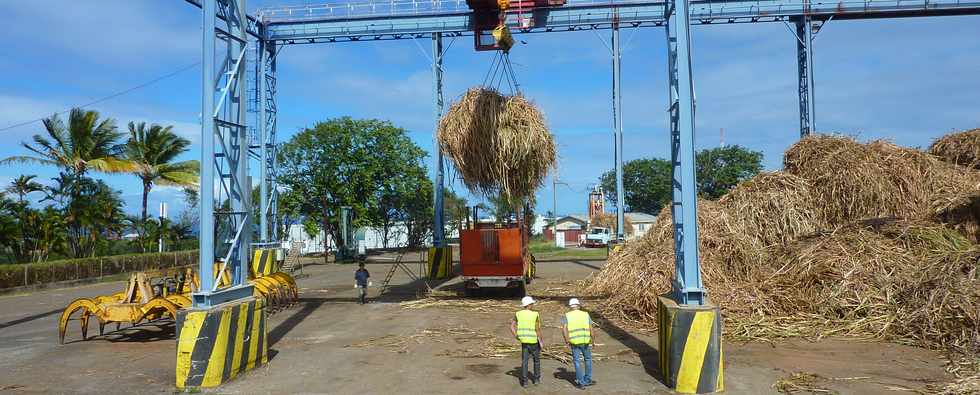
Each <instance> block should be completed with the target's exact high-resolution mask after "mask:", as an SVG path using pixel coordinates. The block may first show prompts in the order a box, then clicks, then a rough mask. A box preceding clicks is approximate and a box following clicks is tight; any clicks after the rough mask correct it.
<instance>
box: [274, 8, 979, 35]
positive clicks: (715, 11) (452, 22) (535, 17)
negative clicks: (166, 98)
mask: <svg viewBox="0 0 980 395" xmlns="http://www.w3.org/2000/svg"><path fill="white" fill-rule="evenodd" d="M400 3H408V4H412V3H414V1H410V0H408V1H407V0H400V1H395V2H384V3H377V4H374V3H370V2H369V3H358V4H353V5H351V6H350V7H333V9H334V11H331V12H326V11H323V12H306V15H299V14H302V12H300V11H299V10H298V9H292V8H291V9H289V10H290V12H288V13H287V12H285V11H282V9H269V10H262V11H260V14H259V15H260V20H261V21H262V23H263V24H264V25H265V27H266V29H267V34H268V39H269V40H272V41H276V42H278V43H281V44H306V43H317V42H336V41H359V40H398V39H414V38H419V37H422V36H429V35H431V34H432V33H442V34H443V35H449V34H451V35H472V30H473V26H474V23H475V20H474V18H473V13H472V12H471V11H469V10H468V9H466V8H465V1H462V2H461V1H457V0H436V1H428V2H425V3H426V4H430V5H431V4H443V3H445V4H452V5H457V4H459V3H462V8H461V7H459V6H455V7H451V6H446V7H436V8H432V9H428V10H426V9H423V10H416V11H414V12H413V11H411V10H408V11H406V10H401V9H390V10H389V9H386V8H384V7H391V6H390V4H400ZM320 7H321V8H324V7H326V6H320ZM358 7H360V8H363V10H361V11H358V10H359V9H360V8H358ZM372 7H373V8H372ZM667 7H668V3H667V2H664V1H614V2H601V3H600V2H593V1H592V0H584V1H569V2H568V4H567V5H565V6H558V7H538V8H535V9H534V10H533V11H530V12H527V15H528V16H529V19H530V21H531V24H530V26H522V25H520V23H521V22H519V21H517V20H512V21H510V22H509V25H510V27H511V28H512V29H513V30H514V31H515V32H521V33H538V32H551V31H570V30H571V31H574V30H590V29H609V28H612V25H613V23H615V22H617V21H618V22H619V23H620V26H621V27H624V28H625V27H646V26H663V24H664V23H665V22H666V18H665V15H668V13H667V12H666V11H667ZM379 8H381V9H380V10H379ZM306 9H309V10H315V9H317V7H316V6H310V7H308V8H306ZM324 9H325V8H324ZM340 9H343V11H338V10H340ZM372 9H373V10H374V11H371V10H372ZM386 11H387V12H386ZM978 14H980V1H960V0H938V1H933V0H866V1H841V2H827V3H820V2H810V1H807V0H769V1H750V0H736V1H715V0H712V1H694V2H691V6H690V13H689V18H690V21H691V23H692V24H700V25H710V24H726V23H759V22H779V21H789V20H790V19H792V18H796V17H799V16H804V15H808V16H810V18H812V19H814V20H819V19H828V18H831V17H833V18H834V19H837V20H845V19H847V20H850V19H878V18H898V17H921V16H947V15H978Z"/></svg>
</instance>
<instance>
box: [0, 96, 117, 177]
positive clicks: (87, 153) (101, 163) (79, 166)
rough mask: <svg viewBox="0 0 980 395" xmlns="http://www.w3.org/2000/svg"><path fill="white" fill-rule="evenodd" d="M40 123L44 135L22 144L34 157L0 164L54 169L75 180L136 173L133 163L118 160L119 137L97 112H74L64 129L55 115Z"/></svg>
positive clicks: (108, 119)
mask: <svg viewBox="0 0 980 395" xmlns="http://www.w3.org/2000/svg"><path fill="white" fill-rule="evenodd" d="M42 122H43V124H44V131H45V134H46V135H42V134H35V135H34V136H33V137H32V140H33V142H32V143H28V142H24V143H21V145H22V146H23V147H24V148H26V149H27V150H28V151H30V152H31V153H33V154H34V156H31V155H18V156H11V157H8V158H6V159H4V160H3V161H0V163H3V164H13V163H30V164H43V165H52V166H57V167H60V168H62V169H63V170H64V172H65V173H66V174H67V175H68V176H69V177H72V178H76V179H78V178H81V177H83V176H85V174H86V173H87V172H88V170H89V169H92V170H96V171H102V172H110V173H121V172H130V171H133V170H135V169H136V166H135V165H134V164H133V163H132V162H130V161H127V160H124V159H121V158H120V153H121V147H120V146H119V143H118V141H119V139H120V138H121V137H122V133H120V132H119V130H118V128H116V121H115V120H113V119H112V118H106V119H101V120H100V119H99V113H98V112H96V111H85V110H82V109H80V108H73V109H72V110H71V113H70V114H69V116H68V124H67V125H65V123H64V121H62V120H61V118H59V117H58V114H55V115H52V116H51V117H50V118H46V119H44V120H43V121H42Z"/></svg>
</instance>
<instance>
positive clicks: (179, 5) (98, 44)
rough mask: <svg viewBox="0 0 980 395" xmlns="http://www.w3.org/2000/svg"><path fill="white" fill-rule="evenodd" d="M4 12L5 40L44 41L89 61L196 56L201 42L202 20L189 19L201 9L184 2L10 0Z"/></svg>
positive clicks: (1, 9)
mask: <svg viewBox="0 0 980 395" xmlns="http://www.w3.org/2000/svg"><path fill="white" fill-rule="evenodd" d="M0 13H2V14H3V15H4V27H5V34H4V35H5V39H6V40H8V41H18V40H20V41H29V42H31V43H33V44H35V45H37V44H42V45H44V46H48V47H51V48H52V49H55V50H57V51H58V52H61V53H62V54H64V53H70V54H72V56H78V57H82V58H85V59H86V60H88V61H90V62H97V63H104V64H109V63H112V64H119V63H128V64H138V63H143V62H146V61H147V60H148V59H154V60H163V59H167V58H170V57H174V56H179V55H184V56H186V55H192V54H195V53H197V52H198V51H199V48H200V45H201V33H200V29H199V26H196V25H199V24H200V22H199V21H200V18H196V19H188V18H187V17H189V16H192V15H199V14H200V10H198V9H196V8H194V7H193V6H190V5H189V4H185V3H184V2H177V1H166V2H163V1H152V2H151V1H109V0H100V1H94V0H89V1H56V0H32V1H6V2H2V4H0ZM191 26H194V27H197V28H189V27H191ZM39 28H41V29H43V33H44V34H38V29H39ZM62 57H63V56H62Z"/></svg>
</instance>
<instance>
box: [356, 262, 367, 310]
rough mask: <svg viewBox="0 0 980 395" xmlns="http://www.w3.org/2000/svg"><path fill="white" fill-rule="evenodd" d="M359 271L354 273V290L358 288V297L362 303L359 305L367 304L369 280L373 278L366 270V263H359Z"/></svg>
mask: <svg viewBox="0 0 980 395" xmlns="http://www.w3.org/2000/svg"><path fill="white" fill-rule="evenodd" d="M357 266H358V269H357V271H355V272H354V288H357V292H358V297H359V298H360V301H359V302H358V303H360V304H365V303H367V287H368V279H369V278H371V273H369V272H368V271H367V269H365V268H364V262H361V263H359V264H358V265H357Z"/></svg>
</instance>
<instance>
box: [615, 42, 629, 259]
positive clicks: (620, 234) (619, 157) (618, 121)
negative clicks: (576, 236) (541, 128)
mask: <svg viewBox="0 0 980 395" xmlns="http://www.w3.org/2000/svg"><path fill="white" fill-rule="evenodd" d="M620 56H621V53H620V50H619V24H618V23H616V24H613V29H612V63H613V64H612V67H613V139H614V140H615V141H614V142H613V145H614V146H615V148H614V151H615V155H614V156H615V161H616V163H615V167H616V239H617V240H619V241H622V240H625V239H626V237H625V235H626V232H625V229H624V220H623V215H624V212H623V211H624V206H623V204H624V201H623V97H622V91H621V89H620V87H621V85H620Z"/></svg>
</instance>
